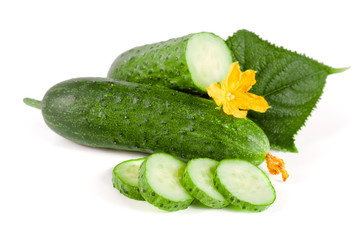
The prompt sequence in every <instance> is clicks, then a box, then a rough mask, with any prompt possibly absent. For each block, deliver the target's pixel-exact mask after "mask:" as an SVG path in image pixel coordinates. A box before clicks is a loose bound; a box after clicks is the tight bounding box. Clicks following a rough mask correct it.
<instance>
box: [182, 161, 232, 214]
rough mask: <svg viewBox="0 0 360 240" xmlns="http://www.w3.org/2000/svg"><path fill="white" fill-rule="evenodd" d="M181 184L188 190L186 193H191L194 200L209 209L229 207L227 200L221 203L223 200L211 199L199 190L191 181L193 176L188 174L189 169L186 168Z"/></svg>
mask: <svg viewBox="0 0 360 240" xmlns="http://www.w3.org/2000/svg"><path fill="white" fill-rule="evenodd" d="M191 161H192V160H191ZM191 161H190V162H191ZM190 162H189V163H190ZM189 163H188V164H189ZM187 166H188V165H187ZM181 183H182V185H183V186H184V188H185V189H186V191H188V192H189V193H190V195H192V196H193V197H194V198H196V199H197V200H199V201H200V202H201V203H202V204H204V205H205V206H208V207H211V208H224V207H226V206H227V205H229V202H228V201H226V200H224V201H221V200H218V199H214V198H212V197H210V196H209V195H208V194H207V193H206V192H204V191H203V190H201V189H200V188H198V187H197V186H196V185H195V183H194V182H193V180H192V179H191V176H190V174H189V172H188V168H187V167H186V168H185V171H184V176H183V178H182V179H181Z"/></svg>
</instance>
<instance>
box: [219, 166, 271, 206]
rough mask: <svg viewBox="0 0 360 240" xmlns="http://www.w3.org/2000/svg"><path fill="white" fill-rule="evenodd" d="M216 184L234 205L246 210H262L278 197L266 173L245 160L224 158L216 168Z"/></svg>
mask: <svg viewBox="0 0 360 240" xmlns="http://www.w3.org/2000/svg"><path fill="white" fill-rule="evenodd" d="M214 184H215V187H216V188H217V189H218V190H219V192H220V193H221V194H222V195H223V196H224V197H225V198H226V199H227V200H228V201H229V202H230V203H231V204H232V205H233V206H234V207H236V208H238V209H242V210H246V211H251V212H261V211H263V210H265V209H267V208H268V207H269V206H270V205H271V204H272V203H273V202H274V201H275V198H276V193H275V189H274V187H273V186H272V184H271V182H270V180H269V178H268V177H267V176H266V174H265V173H264V172H263V171H262V170H260V169H259V168H258V167H256V166H255V165H253V164H251V163H249V162H247V161H245V160H239V159H228V160H222V161H221V162H220V163H219V164H218V166H217V168H216V171H215V183H214Z"/></svg>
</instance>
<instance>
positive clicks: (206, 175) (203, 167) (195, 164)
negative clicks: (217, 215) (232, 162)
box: [182, 158, 229, 208]
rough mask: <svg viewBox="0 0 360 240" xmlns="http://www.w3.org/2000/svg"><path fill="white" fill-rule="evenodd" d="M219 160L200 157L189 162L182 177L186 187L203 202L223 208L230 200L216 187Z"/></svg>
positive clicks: (213, 206)
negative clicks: (215, 175) (214, 182)
mask: <svg viewBox="0 0 360 240" xmlns="http://www.w3.org/2000/svg"><path fill="white" fill-rule="evenodd" d="M218 163H219V162H218V161H215V160H213V159H209V158H198V159H193V160H191V161H189V162H188V164H187V166H186V169H185V173H184V177H183V179H182V183H183V186H184V187H185V189H186V190H187V191H188V192H189V193H190V194H191V195H192V196H193V197H194V198H196V199H198V200H199V201H200V202H201V203H202V204H204V205H206V206H208V207H211V208H223V207H226V206H227V205H229V202H228V201H227V200H226V199H225V198H224V197H223V196H222V195H221V194H220V193H219V192H218V191H217V189H216V188H215V187H214V184H213V181H214V173H215V169H216V166H217V164H218Z"/></svg>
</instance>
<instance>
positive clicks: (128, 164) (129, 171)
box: [112, 158, 145, 200]
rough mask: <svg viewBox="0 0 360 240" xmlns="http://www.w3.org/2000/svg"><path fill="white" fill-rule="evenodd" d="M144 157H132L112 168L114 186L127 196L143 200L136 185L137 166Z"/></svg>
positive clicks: (138, 166)
mask: <svg viewBox="0 0 360 240" xmlns="http://www.w3.org/2000/svg"><path fill="white" fill-rule="evenodd" d="M144 160H145V158H139V159H132V160H127V161H124V162H121V163H119V164H118V165H116V167H115V168H114V170H113V177H112V182H113V186H114V188H116V189H117V190H119V191H120V193H122V194H123V195H125V196H126V197H128V198H132V199H136V200H144V198H143V197H142V196H141V194H140V191H139V186H138V176H139V168H140V165H141V164H142V162H143V161H144Z"/></svg>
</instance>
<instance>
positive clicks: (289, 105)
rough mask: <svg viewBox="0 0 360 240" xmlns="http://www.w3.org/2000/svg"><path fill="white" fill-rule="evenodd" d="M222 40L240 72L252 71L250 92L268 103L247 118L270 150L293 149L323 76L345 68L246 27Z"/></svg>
mask: <svg viewBox="0 0 360 240" xmlns="http://www.w3.org/2000/svg"><path fill="white" fill-rule="evenodd" d="M226 42H227V44H228V46H229V47H230V49H231V50H232V52H233V55H234V59H235V61H238V62H239V65H240V68H241V70H242V71H244V70H247V69H252V70H255V71H256V84H255V85H254V86H253V87H252V89H251V92H252V93H255V94H257V95H260V96H264V97H265V99H266V100H267V101H268V103H269V105H270V109H268V110H267V111H266V112H265V113H257V112H253V111H249V114H248V117H249V118H250V119H251V120H253V121H254V122H256V123H257V124H258V125H259V126H260V127H261V128H262V129H263V130H264V132H265V133H266V134H267V136H268V138H269V140H270V143H271V148H272V149H276V150H282V151H289V152H297V149H296V146H295V143H294V136H295V134H296V133H297V132H298V131H299V129H300V128H301V127H302V126H303V125H304V123H305V121H306V119H307V118H308V117H309V116H310V113H311V111H312V110H313V109H314V107H315V105H316V103H317V101H318V100H319V98H320V96H321V94H322V92H323V89H324V86H325V80H326V77H327V76H328V75H329V74H332V73H337V72H343V71H345V70H346V69H347V68H341V69H335V68H331V67H329V66H326V65H324V64H322V63H319V62H317V61H315V60H313V59H311V58H308V57H306V56H304V55H300V54H298V53H296V52H291V51H289V50H286V49H284V48H282V47H276V46H275V45H273V44H271V43H269V42H267V41H264V40H262V39H260V38H259V37H258V36H257V35H256V34H254V33H252V32H249V31H247V30H239V31H237V32H236V33H234V35H233V36H231V37H229V38H228V39H227V40H226Z"/></svg>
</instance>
